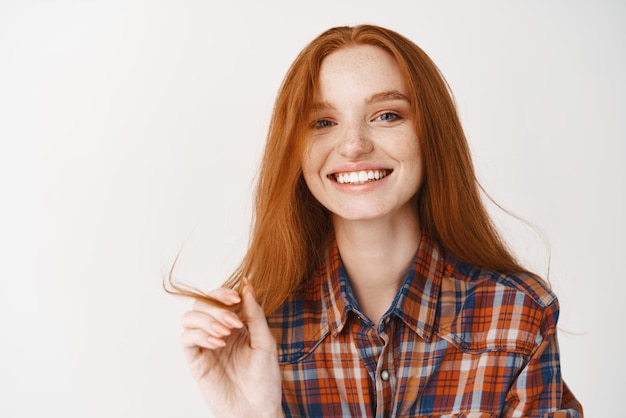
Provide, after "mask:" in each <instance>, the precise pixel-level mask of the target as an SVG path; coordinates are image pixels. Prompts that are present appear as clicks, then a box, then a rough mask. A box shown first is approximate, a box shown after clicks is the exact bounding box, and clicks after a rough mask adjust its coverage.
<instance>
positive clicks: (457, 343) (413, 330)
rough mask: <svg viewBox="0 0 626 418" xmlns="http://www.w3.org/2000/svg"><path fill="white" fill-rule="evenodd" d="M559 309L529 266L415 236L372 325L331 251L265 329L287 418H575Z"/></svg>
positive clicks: (334, 249)
mask: <svg viewBox="0 0 626 418" xmlns="http://www.w3.org/2000/svg"><path fill="white" fill-rule="evenodd" d="M558 313H559V305H558V301H557V299H556V297H555V296H554V294H553V293H552V292H550V291H549V290H548V288H547V287H546V284H545V283H544V282H543V281H542V280H540V279H538V278H536V277H534V276H532V275H529V274H526V273H522V274H516V275H512V274H499V273H494V272H492V271H485V270H481V269H477V268H474V267H472V266H470V265H467V264H465V263H462V262H460V261H458V260H455V259H454V258H453V257H451V256H450V255H449V254H445V253H443V252H442V251H441V250H440V249H439V248H438V247H437V246H436V245H435V244H434V243H433V241H432V240H430V239H428V238H427V237H423V238H422V240H421V242H420V244H419V248H418V251H417V253H416V255H415V258H414V260H413V263H412V267H411V269H410V271H409V273H408V275H407V277H406V279H405V281H404V283H403V285H402V287H401V288H400V290H399V292H398V294H397V295H396V297H395V300H394V301H393V303H392V305H391V307H390V308H389V310H388V311H387V312H386V313H385V314H384V315H383V317H382V319H381V321H380V323H379V324H378V325H375V324H373V323H372V321H370V320H369V319H368V318H367V317H366V316H365V315H364V314H363V313H361V312H360V311H359V307H358V304H357V302H356V300H355V298H354V296H353V293H352V290H351V288H350V283H349V281H348V278H347V275H346V272H345V270H344V268H343V265H342V263H341V258H340V255H339V251H338V249H337V247H336V245H335V246H331V248H330V251H329V257H328V261H327V263H326V265H325V266H324V267H323V268H321V269H320V270H319V271H318V273H317V274H316V275H315V276H314V277H312V278H311V279H309V280H307V281H305V282H304V283H303V285H302V287H301V289H300V290H299V291H298V292H296V293H295V294H293V295H292V297H290V298H289V299H288V300H287V302H286V303H285V304H284V305H283V306H282V307H281V308H280V309H278V310H277V311H276V312H275V313H273V314H272V315H270V316H269V317H268V324H269V326H270V329H271V330H272V332H273V334H274V336H275V338H276V340H277V342H278V355H279V363H280V368H281V372H282V393H283V401H282V402H283V410H284V412H285V415H286V416H288V417H300V416H307V417H442V416H443V417H458V418H460V417H474V418H477V417H522V416H523V417H528V416H530V417H582V416H583V413H582V407H581V405H580V403H579V402H578V401H577V400H576V398H575V397H574V396H573V394H572V393H571V392H570V391H569V389H568V387H567V385H566V384H565V383H564V382H563V380H562V378H561V371H560V364H559V348H558V342H557V333H556V323H557V318H558Z"/></svg>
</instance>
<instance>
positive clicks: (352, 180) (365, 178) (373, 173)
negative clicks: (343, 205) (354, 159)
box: [329, 170, 393, 184]
mask: <svg viewBox="0 0 626 418" xmlns="http://www.w3.org/2000/svg"><path fill="white" fill-rule="evenodd" d="M392 171H393V170H361V171H350V172H346V173H335V174H331V175H330V176H329V177H331V178H333V179H334V180H335V181H336V182H337V183H339V184H364V183H367V182H370V181H378V180H381V179H383V178H385V177H387V176H388V175H389V174H391V172H392Z"/></svg>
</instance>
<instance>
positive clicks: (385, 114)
mask: <svg viewBox="0 0 626 418" xmlns="http://www.w3.org/2000/svg"><path fill="white" fill-rule="evenodd" d="M387 115H391V116H393V117H392V118H390V119H381V118H382V117H383V116H387ZM375 119H380V120H382V121H390V120H398V119H402V116H400V115H399V114H397V113H395V112H385V113H381V114H380V115H378V116H376V118H375Z"/></svg>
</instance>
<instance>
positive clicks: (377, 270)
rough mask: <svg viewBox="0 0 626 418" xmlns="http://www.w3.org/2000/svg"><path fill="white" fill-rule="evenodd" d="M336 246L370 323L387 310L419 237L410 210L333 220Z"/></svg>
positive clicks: (377, 319) (409, 262) (416, 225)
mask: <svg viewBox="0 0 626 418" xmlns="http://www.w3.org/2000/svg"><path fill="white" fill-rule="evenodd" d="M333 224H334V228H335V235H336V238H337V246H338V247H339V252H340V254H341V259H342V261H343V264H344V267H345V269H346V272H347V274H348V277H349V279H350V284H351V286H352V289H353V290H354V294H355V296H356V299H357V301H358V302H359V306H360V308H361V311H362V312H363V313H364V314H366V315H367V316H368V317H369V318H370V319H371V320H372V321H373V322H374V323H378V321H379V320H380V317H381V316H382V315H383V314H384V313H385V312H386V311H387V309H388V308H389V306H390V305H391V303H392V302H393V299H394V297H395V295H396V293H397V292H398V290H399V289H400V286H401V285H402V282H403V281H404V278H405V277H406V274H407V272H408V270H409V268H410V266H411V261H412V260H413V256H414V255H415V251H416V250H417V246H418V245H419V240H420V231H419V223H418V220H417V215H416V214H415V212H414V211H410V212H409V211H407V213H406V214H405V215H404V216H389V217H386V218H382V219H376V220H366V221H350V220H346V219H333Z"/></svg>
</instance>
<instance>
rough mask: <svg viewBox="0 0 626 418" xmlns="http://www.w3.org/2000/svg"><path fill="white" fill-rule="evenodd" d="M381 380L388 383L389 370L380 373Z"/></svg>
mask: <svg viewBox="0 0 626 418" xmlns="http://www.w3.org/2000/svg"><path fill="white" fill-rule="evenodd" d="M380 378H381V379H383V380H384V381H385V382H386V381H387V380H389V372H388V371H387V370H383V371H382V372H380Z"/></svg>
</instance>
